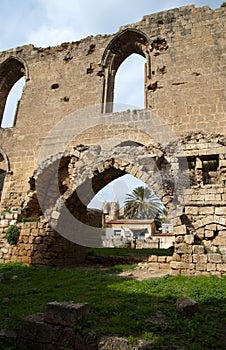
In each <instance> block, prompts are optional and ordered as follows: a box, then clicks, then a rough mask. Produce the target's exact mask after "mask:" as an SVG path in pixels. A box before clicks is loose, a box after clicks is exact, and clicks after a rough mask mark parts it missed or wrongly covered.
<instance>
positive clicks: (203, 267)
mask: <svg viewBox="0 0 226 350" xmlns="http://www.w3.org/2000/svg"><path fill="white" fill-rule="evenodd" d="M196 270H197V271H206V264H203V263H201V262H197V264H196Z"/></svg>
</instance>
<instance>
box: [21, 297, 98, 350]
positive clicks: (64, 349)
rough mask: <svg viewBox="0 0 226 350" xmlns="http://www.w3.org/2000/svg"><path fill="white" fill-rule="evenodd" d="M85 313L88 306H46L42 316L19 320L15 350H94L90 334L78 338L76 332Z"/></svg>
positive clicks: (54, 303) (62, 304)
mask: <svg viewBox="0 0 226 350" xmlns="http://www.w3.org/2000/svg"><path fill="white" fill-rule="evenodd" d="M88 310H89V306H88V304H74V303H57V302H52V303H48V304H47V305H46V311H45V313H44V314H42V313H38V314H35V315H31V316H28V317H26V318H25V319H23V320H22V321H21V323H20V327H19V330H18V339H17V349H18V350H25V349H26V350H29V349H38V350H39V349H40V350H97V339H96V338H95V336H94V333H93V334H91V333H89V334H88V335H87V336H86V337H81V336H80V334H79V332H78V331H77V330H76V326H78V325H79V322H81V320H82V319H84V318H86V317H87V314H88Z"/></svg>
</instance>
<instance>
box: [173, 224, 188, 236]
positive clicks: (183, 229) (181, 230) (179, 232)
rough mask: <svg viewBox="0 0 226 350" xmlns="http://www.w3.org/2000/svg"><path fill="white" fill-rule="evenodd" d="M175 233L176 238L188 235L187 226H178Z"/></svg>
mask: <svg viewBox="0 0 226 350" xmlns="http://www.w3.org/2000/svg"><path fill="white" fill-rule="evenodd" d="M173 233H174V234H175V236H178V235H186V233H187V228H186V226H185V225H180V226H176V227H174V228H173Z"/></svg>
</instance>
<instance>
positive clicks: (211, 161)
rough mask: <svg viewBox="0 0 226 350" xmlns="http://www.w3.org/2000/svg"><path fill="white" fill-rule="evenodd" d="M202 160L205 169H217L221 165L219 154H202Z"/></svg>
mask: <svg viewBox="0 0 226 350" xmlns="http://www.w3.org/2000/svg"><path fill="white" fill-rule="evenodd" d="M201 160H202V169H203V171H208V172H209V171H217V169H218V166H219V155H213V156H202V157H201Z"/></svg>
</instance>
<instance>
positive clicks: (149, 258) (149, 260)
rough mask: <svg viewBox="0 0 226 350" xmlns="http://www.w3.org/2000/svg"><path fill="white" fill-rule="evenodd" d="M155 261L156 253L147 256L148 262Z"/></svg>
mask: <svg viewBox="0 0 226 350" xmlns="http://www.w3.org/2000/svg"><path fill="white" fill-rule="evenodd" d="M157 261H158V257H157V255H151V256H149V257H148V262H157Z"/></svg>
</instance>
